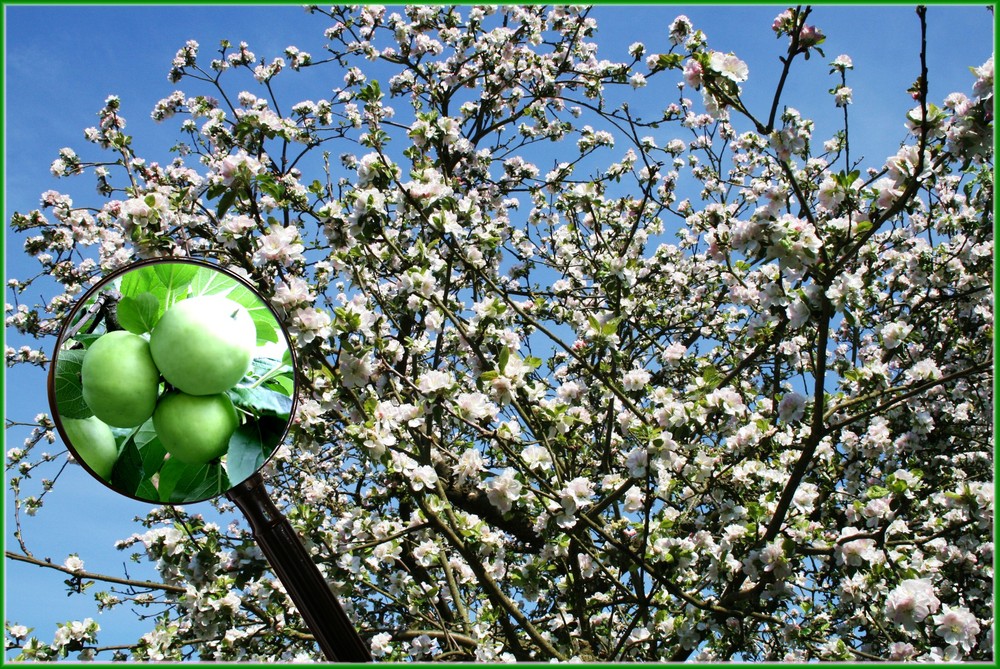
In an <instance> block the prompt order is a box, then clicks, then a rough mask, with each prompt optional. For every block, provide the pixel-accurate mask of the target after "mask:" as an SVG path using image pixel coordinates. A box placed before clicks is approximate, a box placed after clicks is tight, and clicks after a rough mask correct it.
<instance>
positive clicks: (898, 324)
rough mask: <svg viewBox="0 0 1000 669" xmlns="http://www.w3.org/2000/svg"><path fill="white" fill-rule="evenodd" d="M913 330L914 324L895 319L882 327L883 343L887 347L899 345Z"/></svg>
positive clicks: (891, 347) (892, 347)
mask: <svg viewBox="0 0 1000 669" xmlns="http://www.w3.org/2000/svg"><path fill="white" fill-rule="evenodd" d="M912 331H913V326H912V325H910V324H909V323H907V322H905V321H894V322H892V323H889V324H887V325H885V326H883V327H882V345H883V346H885V347H886V348H887V349H894V348H896V347H897V346H899V345H900V344H901V343H903V341H904V340H905V339H906V338H907V337H908V336H909V335H910V333H911V332H912Z"/></svg>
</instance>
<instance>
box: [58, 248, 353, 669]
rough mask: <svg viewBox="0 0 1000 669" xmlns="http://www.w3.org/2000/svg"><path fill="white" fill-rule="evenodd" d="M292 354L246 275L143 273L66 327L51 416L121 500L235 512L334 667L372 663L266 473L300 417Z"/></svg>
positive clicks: (88, 301)
mask: <svg viewBox="0 0 1000 669" xmlns="http://www.w3.org/2000/svg"><path fill="white" fill-rule="evenodd" d="M288 342H289V339H288V334H287V333H286V332H285V330H284V328H283V327H282V326H281V323H280V321H279V320H278V318H277V315H276V314H275V313H274V311H273V309H272V308H271V307H270V305H269V304H268V303H267V302H266V301H265V300H264V299H262V298H261V297H260V295H259V294H258V293H257V292H256V290H255V289H254V288H253V287H252V286H251V285H250V284H249V283H248V282H246V281H245V280H244V279H243V278H241V277H240V276H238V275H236V274H235V273H233V272H230V271H227V270H224V269H222V268H220V267H218V266H216V265H213V264H211V263H208V262H204V261H199V260H190V259H175V258H171V259H156V260H148V261H142V262H139V263H135V264H132V265H129V266H128V267H125V268H122V269H120V270H118V271H116V272H114V273H112V274H110V275H108V276H107V277H105V278H104V279H103V280H102V281H100V282H99V283H98V284H96V285H95V286H94V287H93V288H91V289H90V290H89V291H87V293H86V294H85V295H84V296H83V297H82V298H81V299H80V300H79V302H78V303H77V305H76V306H75V307H74V308H73V310H72V311H71V312H70V314H69V317H68V318H67V319H66V321H65V322H64V323H63V327H62V329H61V331H60V333H59V338H58V340H57V342H56V349H55V353H54V354H53V356H52V363H51V367H50V370H49V377H48V395H49V404H50V407H51V409H52V416H53V419H54V422H55V425H56V429H57V430H58V431H59V435H60V436H61V437H62V439H63V442H64V443H65V444H66V446H67V447H68V448H69V450H70V452H71V453H72V454H73V456H74V458H75V459H76V461H77V462H78V463H80V464H81V465H82V466H83V467H84V469H86V470H87V471H88V472H89V473H90V474H92V475H93V476H94V477H95V478H97V479H99V480H100V481H101V482H102V483H103V484H104V485H105V486H107V487H109V488H111V489H112V490H114V491H115V492H118V493H120V494H122V495H125V496H127V497H131V498H132V499H136V500H139V501H143V502H152V503H154V504H167V505H175V504H192V503H196V502H203V501H206V500H209V499H213V498H216V497H221V496H223V495H225V496H226V497H228V498H229V499H230V500H232V501H233V502H234V503H235V504H236V506H238V507H239V508H240V509H241V510H242V511H243V513H244V515H245V516H246V518H247V520H248V522H249V523H250V528H251V531H252V532H253V536H254V539H255V540H256V541H257V544H258V546H259V547H260V549H261V551H262V552H263V553H264V555H265V556H266V557H267V559H268V562H269V563H270V565H271V567H272V568H273V569H274V571H275V573H276V575H277V576H278V578H279V579H280V580H281V583H282V584H283V585H284V587H285V590H286V592H288V595H289V596H290V597H291V599H292V601H293V602H294V604H295V606H296V607H297V608H298V610H299V613H300V614H301V615H302V617H303V619H304V620H305V622H306V624H307V625H308V627H309V629H310V631H312V633H313V636H314V637H315V638H316V641H317V643H318V645H319V647H320V649H321V651H322V652H323V654H324V656H325V657H326V658H327V659H328V660H331V661H334V662H371V661H372V658H371V654H370V653H369V650H368V646H367V644H366V643H365V642H364V641H363V640H362V639H361V637H360V636H359V635H358V633H357V630H355V628H354V626H353V624H352V623H351V621H350V619H349V618H348V617H347V614H346V613H345V612H344V609H343V607H342V606H341V605H340V602H339V601H338V600H337V598H336V596H335V595H334V594H333V592H332V591H331V590H330V587H329V586H328V585H327V583H326V580H325V579H324V578H323V575H322V574H321V573H320V571H319V569H318V568H317V566H316V564H315V563H314V562H313V561H312V558H311V557H310V556H309V553H308V552H307V551H306V549H305V548H304V547H303V545H302V542H301V541H300V539H299V538H298V536H297V535H296V534H295V531H294V530H293V529H292V526H291V524H290V523H289V522H288V520H287V519H286V518H285V517H284V516H283V515H282V514H281V512H280V510H279V509H278V508H277V507H276V506H275V505H274V503H273V502H272V501H271V499H270V498H269V497H268V495H267V491H266V488H265V485H264V478H263V476H262V475H261V473H260V470H261V469H262V468H263V467H264V465H265V464H266V463H267V462H268V460H270V458H271V457H272V456H273V454H274V452H275V451H276V450H277V449H278V446H280V445H281V443H282V442H283V441H284V439H285V437H286V435H287V432H288V428H289V426H290V424H291V421H292V417H293V416H294V415H295V405H296V389H297V385H296V374H295V354H294V351H293V350H292V348H291V347H290V346H289V344H288Z"/></svg>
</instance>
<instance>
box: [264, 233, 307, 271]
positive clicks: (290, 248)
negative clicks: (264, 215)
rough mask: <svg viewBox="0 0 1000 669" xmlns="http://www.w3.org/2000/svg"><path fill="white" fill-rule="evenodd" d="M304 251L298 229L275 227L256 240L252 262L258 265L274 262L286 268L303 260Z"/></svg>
mask: <svg viewBox="0 0 1000 669" xmlns="http://www.w3.org/2000/svg"><path fill="white" fill-rule="evenodd" d="M304 250H305V246H303V245H302V240H301V238H300V237H299V230H298V228H296V227H295V226H293V225H289V226H287V227H281V226H280V225H275V226H273V227H272V228H271V231H270V232H268V233H267V234H266V235H264V236H263V237H261V238H260V239H259V240H258V242H257V251H256V252H255V253H254V261H255V262H256V263H257V264H258V265H259V264H263V263H265V262H276V263H278V264H280V265H282V266H285V267H288V266H289V265H291V264H292V263H295V262H298V261H301V260H304V256H303V255H302V252H303V251H304Z"/></svg>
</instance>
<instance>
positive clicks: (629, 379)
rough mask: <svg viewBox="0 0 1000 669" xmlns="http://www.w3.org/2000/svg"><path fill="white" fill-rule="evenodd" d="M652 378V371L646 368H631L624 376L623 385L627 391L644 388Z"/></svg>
mask: <svg viewBox="0 0 1000 669" xmlns="http://www.w3.org/2000/svg"><path fill="white" fill-rule="evenodd" d="M650 378H651V375H650V373H649V372H647V371H646V370H645V369H630V370H629V371H627V372H625V376H624V377H622V387H623V388H625V390H626V392H632V391H635V390H642V389H643V388H645V387H646V384H647V383H649V379H650Z"/></svg>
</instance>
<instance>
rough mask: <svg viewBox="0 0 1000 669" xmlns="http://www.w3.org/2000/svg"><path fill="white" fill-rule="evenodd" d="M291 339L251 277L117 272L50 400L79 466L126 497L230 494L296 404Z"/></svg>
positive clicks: (94, 295) (87, 319) (79, 311)
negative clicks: (251, 284) (251, 281)
mask: <svg viewBox="0 0 1000 669" xmlns="http://www.w3.org/2000/svg"><path fill="white" fill-rule="evenodd" d="M295 390H296V386H295V371H294V360H293V358H292V351H291V349H290V347H289V345H288V336H287V334H286V333H285V331H284V329H283V328H282V327H281V325H280V323H279V321H278V319H277V316H276V314H275V313H274V312H273V311H272V309H271V308H270V307H269V305H268V304H267V302H266V301H265V300H264V299H263V298H261V296H260V295H258V294H257V293H256V291H255V290H254V288H253V287H251V286H250V285H249V284H248V283H246V282H245V281H244V280H243V279H241V278H240V277H238V276H236V275H235V274H232V273H230V272H227V271H224V270H222V269H220V268H218V267H216V266H213V265H210V264H208V263H203V262H198V261H192V260H177V259H169V260H156V261H147V262H144V263H138V264H136V265H133V266H131V267H129V268H126V269H125V270H122V271H120V272H117V273H115V274H112V275H110V276H109V277H107V278H106V279H104V280H103V281H101V282H100V283H99V284H98V285H96V286H95V287H94V288H93V289H91V290H90V291H89V292H88V293H87V294H86V295H85V296H84V297H83V298H82V299H81V300H80V302H79V303H78V304H77V306H76V308H75V309H74V311H73V313H72V314H71V315H70V318H68V319H67V321H66V323H65V325H64V327H63V331H62V332H61V333H60V338H59V344H58V346H57V349H56V352H55V356H54V360H53V364H52V368H51V372H50V377H49V399H50V403H51V404H52V408H53V414H54V417H55V421H56V426H57V428H58V429H59V432H60V434H61V436H62V437H63V439H64V441H65V442H66V446H67V447H68V448H69V449H70V451H71V452H72V453H73V455H74V457H75V458H76V460H77V461H78V462H79V463H80V464H81V465H83V466H84V467H85V468H86V469H87V470H88V471H89V472H90V473H91V474H93V475H94V476H95V477H97V478H98V479H100V480H101V481H102V482H104V483H105V485H108V486H110V487H111V488H113V489H114V490H116V491H117V492H119V493H122V494H124V495H128V496H129V497H133V498H135V499H139V500H142V501H146V502H154V503H160V504H188V503H193V502H200V501H204V500H207V499H210V498H213V497H218V496H220V495H223V494H225V493H227V492H228V491H229V490H231V489H232V488H233V487H235V486H236V485H238V484H239V483H241V482H243V481H245V480H247V479H248V478H249V477H250V476H252V475H253V474H255V473H256V472H257V471H258V470H259V469H260V468H261V467H263V466H264V464H265V463H266V462H267V461H268V459H269V458H270V457H271V456H272V455H273V453H274V451H275V450H276V449H277V447H278V446H279V444H280V443H281V442H282V441H283V439H284V437H285V434H286V432H287V430H288V426H289V423H290V422H291V418H292V415H293V409H294V404H295Z"/></svg>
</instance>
